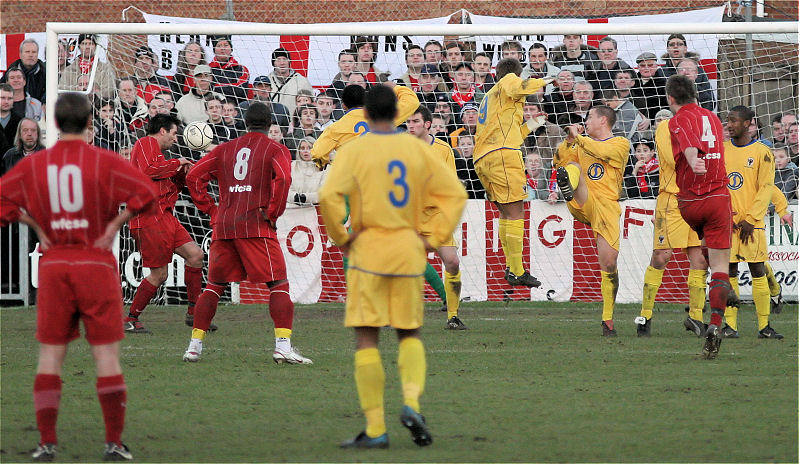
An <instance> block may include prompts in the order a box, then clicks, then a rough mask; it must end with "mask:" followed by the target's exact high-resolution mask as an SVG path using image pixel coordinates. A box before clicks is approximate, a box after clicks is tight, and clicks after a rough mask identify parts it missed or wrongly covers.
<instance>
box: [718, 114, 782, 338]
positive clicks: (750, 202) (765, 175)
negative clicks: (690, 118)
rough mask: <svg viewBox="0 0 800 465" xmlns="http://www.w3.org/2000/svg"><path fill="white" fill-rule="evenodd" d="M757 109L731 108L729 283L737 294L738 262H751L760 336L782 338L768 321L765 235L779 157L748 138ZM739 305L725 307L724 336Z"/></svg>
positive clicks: (734, 330)
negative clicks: (731, 211)
mask: <svg viewBox="0 0 800 465" xmlns="http://www.w3.org/2000/svg"><path fill="white" fill-rule="evenodd" d="M753 117H755V113H754V112H753V110H751V109H749V108H747V107H745V106H742V105H739V106H735V107H733V108H731V109H730V111H729V112H728V131H729V133H730V136H731V140H729V141H725V169H726V171H727V172H728V190H729V191H730V194H731V206H732V207H733V224H734V230H733V235H732V238H731V259H730V270H729V276H730V282H731V287H733V289H734V291H736V293H737V294H738V293H739V280H738V276H739V270H738V268H739V262H747V265H748V267H750V274H751V275H752V276H753V303H754V304H755V307H756V317H757V319H758V337H759V338H762V339H783V336H782V335H781V334H779V333H777V332H776V331H775V330H774V329H772V327H771V326H770V325H769V313H770V312H769V308H770V290H769V284H768V282H767V276H766V267H765V266H764V263H765V262H766V261H767V235H766V232H765V229H764V228H765V225H764V216H765V215H766V214H767V209H768V208H769V203H770V200H771V199H772V194H773V186H774V181H775V159H774V158H773V156H772V152H771V151H770V149H769V147H767V146H766V145H764V144H762V143H761V142H758V141H757V140H755V139H753V138H751V137H750V134H749V132H748V129H749V127H750V124H751V123H752V120H753ZM737 312H738V308H737V307H728V308H727V309H726V310H725V322H726V323H727V324H726V325H725V327H723V328H722V336H723V337H736V336H738V326H737V321H736V320H737Z"/></svg>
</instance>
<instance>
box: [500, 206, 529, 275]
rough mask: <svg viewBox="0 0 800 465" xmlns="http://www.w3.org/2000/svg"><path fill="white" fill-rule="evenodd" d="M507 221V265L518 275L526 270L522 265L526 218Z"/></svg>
mask: <svg viewBox="0 0 800 465" xmlns="http://www.w3.org/2000/svg"><path fill="white" fill-rule="evenodd" d="M507 221H508V223H506V245H505V247H506V248H507V249H508V252H506V260H507V261H506V265H508V268H509V269H510V270H511V272H512V273H514V274H515V275H517V276H520V275H522V273H524V272H525V268H523V267H522V240H523V238H524V237H525V220H524V219H518V220H507Z"/></svg>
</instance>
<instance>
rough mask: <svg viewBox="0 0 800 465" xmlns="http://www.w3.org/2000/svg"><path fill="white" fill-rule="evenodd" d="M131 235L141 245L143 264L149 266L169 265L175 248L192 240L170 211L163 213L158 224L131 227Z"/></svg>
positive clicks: (140, 252)
mask: <svg viewBox="0 0 800 465" xmlns="http://www.w3.org/2000/svg"><path fill="white" fill-rule="evenodd" d="M131 236H133V239H134V240H135V241H136V245H137V246H138V247H139V254H140V255H141V256H142V266H144V267H147V268H159V267H162V266H166V265H169V264H170V262H172V253H173V252H174V251H175V249H177V248H178V247H180V246H182V245H183V244H186V243H188V242H192V237H191V236H189V233H188V232H186V229H185V228H184V227H183V225H182V224H181V223H180V221H178V219H177V218H175V217H174V216H173V215H172V214H171V213H169V212H165V213H164V214H162V215H161V216H160V217H159V219H158V223H156V224H153V225H150V226H146V227H144V228H137V229H131Z"/></svg>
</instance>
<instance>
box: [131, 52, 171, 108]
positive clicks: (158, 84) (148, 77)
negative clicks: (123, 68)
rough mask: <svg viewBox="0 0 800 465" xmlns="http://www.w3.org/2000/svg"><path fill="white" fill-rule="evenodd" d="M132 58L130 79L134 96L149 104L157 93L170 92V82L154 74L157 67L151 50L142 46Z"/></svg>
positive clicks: (154, 55)
mask: <svg viewBox="0 0 800 465" xmlns="http://www.w3.org/2000/svg"><path fill="white" fill-rule="evenodd" d="M134 57H135V58H134V62H133V75H132V76H130V79H132V80H133V82H134V84H136V94H137V95H138V96H139V97H142V98H143V99H144V101H145V102H147V103H150V100H152V99H153V97H155V95H156V94H157V93H159V92H164V91H167V92H171V91H172V89H173V87H172V84H171V83H170V80H169V79H167V78H165V77H164V76H159V75H158V74H156V70H157V69H158V68H159V66H158V60H156V54H155V53H153V49H151V48H150V47H147V46H144V45H143V46H141V47H139V48H137V49H136V52H134Z"/></svg>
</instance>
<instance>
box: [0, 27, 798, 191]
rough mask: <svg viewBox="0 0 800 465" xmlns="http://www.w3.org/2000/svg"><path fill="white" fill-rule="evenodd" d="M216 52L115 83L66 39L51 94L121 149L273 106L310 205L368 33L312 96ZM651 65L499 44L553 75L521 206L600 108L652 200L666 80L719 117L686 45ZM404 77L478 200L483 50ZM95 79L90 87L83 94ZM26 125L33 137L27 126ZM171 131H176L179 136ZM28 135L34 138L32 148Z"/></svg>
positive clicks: (368, 59) (282, 68)
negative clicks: (170, 126)
mask: <svg viewBox="0 0 800 465" xmlns="http://www.w3.org/2000/svg"><path fill="white" fill-rule="evenodd" d="M209 40H210V44H211V46H212V49H213V56H211V57H208V56H206V49H205V48H204V47H203V46H202V45H201V44H200V43H198V42H194V41H190V42H187V43H186V44H185V45H184V47H183V49H182V50H180V52H179V53H178V58H177V64H176V71H175V74H174V75H172V76H164V75H161V74H159V72H158V70H159V61H158V57H157V56H156V55H155V54H154V53H153V50H151V49H150V48H149V47H147V46H140V47H138V48H136V49H135V51H134V52H133V54H132V56H131V57H130V60H131V62H130V63H131V65H132V69H133V74H132V75H130V76H117V73H116V72H115V70H114V68H113V67H112V66H111V65H110V64H109V63H107V62H104V61H102V60H99V59H98V58H97V55H96V51H97V37H96V36H94V35H92V34H81V35H80V36H79V37H78V42H77V47H78V51H79V53H78V55H77V56H76V57H75V59H74V60H72V62H70V61H69V54H68V52H67V47H66V45H65V44H64V43H59V55H58V60H59V89H65V90H82V91H87V92H88V93H89V94H90V95H91V96H92V98H93V99H94V102H95V109H96V111H95V115H96V117H95V121H94V125H93V128H92V131H91V133H92V134H93V136H92V137H93V142H94V143H95V144H96V145H99V146H102V147H105V148H108V149H111V150H115V151H117V152H119V153H121V154H123V156H124V155H126V154H128V153H129V152H130V149H131V147H132V146H133V144H134V143H135V142H136V140H137V139H138V138H140V137H142V136H143V128H144V127H146V125H147V122H148V121H149V119H150V118H152V117H153V116H154V115H156V114H159V113H169V114H172V115H174V116H176V117H177V118H178V119H179V120H180V121H181V123H182V124H184V125H185V124H188V123H190V122H194V121H205V122H207V123H208V124H209V125H210V126H211V127H212V130H213V133H214V138H213V144H214V145H216V144H220V143H223V142H226V141H228V140H231V139H233V138H235V137H238V136H239V135H241V134H242V133H243V132H244V130H245V128H244V124H243V114H244V111H246V110H247V108H248V107H249V105H250V103H251V102H253V101H259V102H264V103H266V104H268V105H269V106H270V109H271V111H272V115H273V120H274V124H273V125H272V126H271V127H270V130H269V135H270V137H271V138H272V139H273V140H276V141H278V142H280V143H282V144H284V145H286V146H287V147H288V148H289V149H290V152H291V153H292V157H293V159H294V163H293V165H292V166H293V168H292V169H293V172H296V174H295V179H296V180H297V182H296V184H294V183H293V185H292V193H291V194H290V198H289V202H290V204H293V205H306V204H310V203H314V202H315V198H316V197H315V195H314V192H315V191H316V187H318V186H319V184H320V183H321V182H322V179H324V172H321V173H320V172H319V171H317V172H314V169H315V168H314V166H313V163H311V162H310V158H309V156H310V155H309V150H310V148H311V145H313V143H314V141H315V140H316V139H317V138H318V137H319V136H320V134H321V133H322V132H323V131H324V130H325V128H327V127H328V126H329V125H330V124H332V123H333V122H334V121H336V120H337V119H339V118H340V117H341V116H342V115H343V114H344V113H345V109H344V108H343V106H342V104H341V97H342V91H343V90H344V88H345V87H346V86H348V85H360V86H362V87H365V88H368V87H369V86H371V85H373V84H376V83H381V82H385V81H387V80H389V79H391V78H392V76H390V74H389V73H387V72H384V71H382V70H380V69H378V68H377V67H376V66H375V63H376V59H377V57H378V46H377V39H376V38H375V37H365V36H359V37H355V38H353V40H352V45H351V47H350V48H348V49H345V50H342V51H340V52H339V53H338V57H337V64H338V70H337V72H336V73H335V74H334V75H333V76H332V77H331V82H330V84H329V85H327V86H325V87H322V88H318V89H315V88H314V87H313V86H312V85H311V83H310V82H309V81H308V79H307V78H306V77H305V76H303V74H301V73H300V72H298V71H297V70H296V69H295V67H294V66H293V60H295V59H298V57H296V56H293V54H292V52H290V51H288V50H287V49H285V48H282V47H281V48H277V49H275V50H272V51H271V52H269V53H270V55H269V57H270V62H271V64H272V68H273V70H272V72H270V73H269V74H266V75H258V76H251V74H250V71H249V70H248V68H247V66H246V63H244V62H240V60H238V59H237V58H236V57H235V56H236V54H235V50H234V47H233V41H232V40H231V38H230V36H214V37H210V38H209ZM664 45H665V50H666V51H665V52H664V53H663V54H662V55H661V58H660V59H659V57H658V55H657V51H656V50H652V51H650V50H643V51H641V53H640V54H638V56H637V57H636V59H635V63H627V62H626V61H624V60H622V59H621V58H619V48H618V43H617V40H615V39H614V38H613V37H604V38H602V39H600V41H599V43H598V45H597V47H594V46H591V45H588V44H586V43H585V42H584V36H581V35H577V34H570V35H565V36H563V42H562V44H560V45H558V46H556V47H553V48H552V49H548V47H547V46H545V45H544V44H541V43H534V44H532V45H531V46H530V47H529V48H528V49H527V50H525V49H524V48H523V47H522V44H521V43H520V42H518V41H515V40H507V41H505V42H503V43H502V44H501V46H500V55H501V58H507V57H514V58H517V59H519V60H520V62H521V63H522V64H523V66H524V68H523V72H522V77H523V78H529V77H530V78H541V77H544V76H555V77H556V80H555V81H554V82H553V84H552V85H548V86H547V87H546V88H544V89H543V90H542V91H540V93H538V94H536V95H532V96H529V97H528V99H527V100H526V104H525V110H524V119H525V120H528V119H530V118H532V117H534V115H538V114H542V113H544V115H545V117H546V122H545V124H544V125H542V126H541V127H539V128H538V129H536V131H535V132H533V133H531V134H529V135H528V136H527V137H526V138H525V143H524V146H523V150H524V156H525V164H526V167H527V171H528V185H529V187H530V189H529V191H530V195H529V198H530V199H541V200H547V201H550V202H555V201H558V200H559V197H558V195H559V194H558V189H557V188H556V187H555V182H554V179H555V177H554V171H553V162H552V160H553V154H554V151H555V150H556V147H557V146H558V144H559V143H560V142H561V141H562V140H563V138H564V135H565V133H564V131H563V130H562V127H564V126H566V125H568V124H579V123H582V122H583V121H584V120H585V118H586V116H587V114H588V111H589V109H590V108H592V107H593V106H595V105H599V104H603V105H607V106H609V107H611V108H612V109H613V110H614V111H615V113H616V116H617V122H616V124H615V125H614V127H613V132H614V134H615V135H620V136H624V137H626V138H628V139H629V140H631V154H630V163H629V164H628V166H627V167H626V171H625V182H624V185H623V186H622V190H623V192H622V194H623V196H627V197H629V198H643V197H644V198H653V197H655V196H656V195H657V193H658V169H659V167H658V154H657V153H656V150H655V144H654V142H653V134H654V131H655V127H656V125H657V124H658V122H659V121H660V120H661V119H664V118H669V117H670V116H671V113H670V112H669V110H668V105H667V99H666V92H665V84H666V79H667V78H668V77H669V76H671V75H672V74H676V73H677V74H683V75H686V76H688V77H690V78H691V79H692V80H693V81H694V82H695V83H696V84H697V88H698V93H699V102H698V103H699V104H700V105H701V106H703V107H704V108H707V109H709V110H712V111H714V110H716V109H717V101H716V98H715V92H714V90H713V88H712V86H711V82H710V81H709V78H708V75H707V74H706V73H705V71H704V70H703V67H702V66H701V65H700V58H701V57H700V56H699V54H697V53H695V52H692V51H690V49H689V44H688V43H687V41H686V38H685V37H684V36H683V35H681V34H672V35H670V36H669V38H668V39H667V41H666V43H665V44H664ZM38 56H39V44H37V43H36V42H35V41H34V40H31V39H27V40H25V41H23V42H22V44H21V45H20V58H19V60H17V61H15V62H13V63H11V64H10V65H9V67H8V70H7V71H6V72H5V74H4V75H3V76H2V78H0V125H1V126H2V131H0V137H2V139H0V154H5V156H4V157H3V160H2V164H0V166H2V168H3V170H4V171H5V170H6V169H8V167H10V166H11V165H13V163H14V162H15V161H16V160H18V159H19V157H21V156H24V155H25V154H27V153H30V152H31V151H33V150H37V149H38V148H40V147H41V142H40V140H41V134H42V130H43V129H44V127H43V124H42V119H43V117H44V106H45V105H46V102H47V100H46V95H45V93H46V92H45V75H44V67H45V64H44V62H42V61H41V60H39V58H38ZM405 63H406V69H405V70H404V72H402V73H401V74H400V75H399V76H397V77H395V78H394V80H395V81H396V82H397V83H399V84H401V85H404V86H407V87H409V88H411V89H412V90H414V91H415V92H416V93H417V95H418V97H419V100H420V102H421V103H422V104H424V105H426V106H427V107H428V108H429V109H430V110H431V112H432V113H433V122H432V125H431V129H430V131H431V134H433V135H434V136H435V137H437V138H440V139H442V140H444V141H445V142H447V143H449V144H450V145H451V146H452V147H453V149H454V151H455V153H456V168H457V171H458V175H459V177H460V178H461V180H462V181H463V183H464V184H465V186H466V187H467V191H468V192H469V194H470V197H471V198H484V195H485V194H484V191H483V189H482V187H481V185H480V182H479V181H478V178H477V175H476V174H475V170H474V165H473V164H472V150H473V148H474V135H475V130H476V126H477V121H478V115H479V111H480V103H481V101H482V99H483V98H484V96H485V95H486V93H487V92H489V90H491V88H492V86H494V85H495V79H494V76H493V74H492V55H490V54H487V53H485V52H478V53H476V52H475V51H474V47H467V46H465V44H464V43H462V42H459V41H457V40H447V41H445V42H440V41H437V40H430V41H428V42H427V43H425V44H424V45H423V44H419V45H414V44H412V45H409V46H407V47H406V49H405ZM90 82H92V83H93V85H92V88H91V89H88V86H89V83H90ZM34 123H38V124H36V126H37V127H36V131H35V137H34V134H33V132H32V127H31V126H32V125H33V124H34ZM770 123H771V125H770V127H769V129H770V131H769V135H767V134H764V133H762V127H761V124H760V122H758V120H757V119H756V122H755V123H754V124H753V126H752V128H751V133H752V136H753V137H754V138H755V139H757V140H760V141H761V142H763V143H765V144H767V145H769V146H770V147H772V148H773V152H774V153H775V159H776V174H775V183H776V185H778V187H780V188H781V189H782V190H783V191H784V193H786V195H787V197H788V198H790V199H794V198H796V197H797V187H798V179H797V178H798V164H799V162H798V140H797V127H798V126H797V118H796V117H795V114H794V113H791V112H787V113H782V114H778V115H775V116H774V118H773V119H772V120H771V122H770ZM181 133H182V128H179V134H181ZM32 138H35V140H36V143H33V142H31V140H32ZM174 150H175V152H176V153H175V155H176V156H178V155H179V156H188V157H191V158H194V159H199V157H201V156H202V155H203V154H202V153H198V152H192V151H190V150H189V149H187V148H185V146H184V144H182V140H181V138H180V137H179V143H178V147H177V148H175V149H174Z"/></svg>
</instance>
